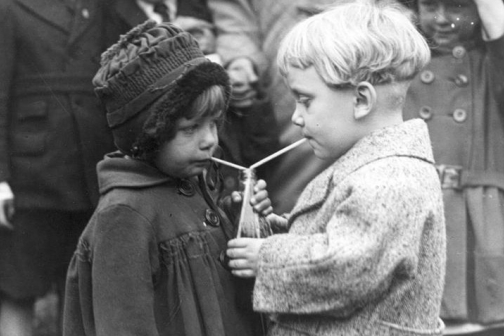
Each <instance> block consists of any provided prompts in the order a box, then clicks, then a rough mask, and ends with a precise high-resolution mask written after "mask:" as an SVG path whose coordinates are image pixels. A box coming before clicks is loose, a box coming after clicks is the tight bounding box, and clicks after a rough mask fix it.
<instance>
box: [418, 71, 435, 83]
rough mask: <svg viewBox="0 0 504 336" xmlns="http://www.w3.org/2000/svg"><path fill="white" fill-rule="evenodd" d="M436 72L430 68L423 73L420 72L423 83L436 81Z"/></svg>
mask: <svg viewBox="0 0 504 336" xmlns="http://www.w3.org/2000/svg"><path fill="white" fill-rule="evenodd" d="M434 78H435V76H434V73H433V72H432V71H430V70H424V71H422V73H421V74H420V80H421V81H422V83H425V84H430V83H432V82H433V81H434Z"/></svg>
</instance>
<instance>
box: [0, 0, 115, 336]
mask: <svg viewBox="0 0 504 336" xmlns="http://www.w3.org/2000/svg"><path fill="white" fill-rule="evenodd" d="M102 6H103V2H102V1H100V0H86V1H81V0H52V1H49V0H48V1H40V0H4V1H1V2H0V27H1V31H2V34H0V335H2V336H11V335H16V336H19V335H23V336H24V335H31V334H32V331H33V330H32V320H33V305H34V302H35V300H36V298H39V297H41V296H43V295H44V294H46V293H47V292H48V291H49V290H50V289H51V288H53V287H54V286H55V287H56V288H57V290H58V292H59V293H60V294H61V293H62V292H63V290H64V280H65V275H66V270H67V267H68V262H69V261H70V258H71V256H72V254H73V251H74V249H75V246H76V244H77V240H78V237H79V235H80V233H81V231H82V229H83V228H84V226H85V225H86V223H87V221H88V219H89V217H90V215H91V213H92V211H93V209H94V207H95V204H96V202H97V197H98V192H97V181H96V163H97V162H98V161H99V160H101V159H102V158H103V155H104V154H105V153H107V152H109V151H112V150H113V149H114V146H113V143H112V137H111V134H110V132H109V130H108V128H107V124H106V120H105V114H104V112H103V110H102V108H101V106H100V104H99V101H98V99H97V98H96V96H95V94H94V91H93V86H92V84H91V79H92V78H93V76H94V74H95V73H96V71H97V70H98V68H99V60H100V54H101V53H102V51H104V50H105V48H106V47H107V45H108V41H107V40H106V37H105V34H104V18H103V13H104V11H103V10H102Z"/></svg>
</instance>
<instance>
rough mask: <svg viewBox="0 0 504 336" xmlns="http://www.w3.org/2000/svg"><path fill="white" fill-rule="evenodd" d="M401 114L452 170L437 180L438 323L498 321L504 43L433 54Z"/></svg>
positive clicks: (502, 279) (503, 288) (503, 219)
mask: <svg viewBox="0 0 504 336" xmlns="http://www.w3.org/2000/svg"><path fill="white" fill-rule="evenodd" d="M404 112H405V118H407V119H408V118H418V117H421V118H423V119H424V120H425V121H426V122H427V126H428V127H429V133H430V135H431V140H432V146H433V152H434V159H435V160H436V164H438V165H440V166H443V165H448V169H450V167H454V166H455V167H459V168H458V169H459V172H458V173H457V174H455V175H453V174H450V172H446V170H445V171H444V178H442V179H443V180H444V181H443V194H444V203H445V215H446V228H447V237H448V247H447V250H448V259H447V272H446V284H447V286H446V287H445V294H444V297H443V305H442V310H441V317H442V318H445V319H454V320H458V321H466V322H468V321H472V322H479V323H485V324H488V323H495V322H498V321H504V37H501V38H499V39H497V40H495V41H490V42H485V43H484V45H474V42H472V43H468V44H467V45H464V46H462V45H460V46H457V47H455V48H454V49H453V50H433V57H432V60H431V62H430V64H428V65H427V67H426V68H425V70H424V71H423V72H422V73H420V74H419V75H418V76H417V77H416V78H415V80H414V81H413V83H412V84H411V87H410V89H409V91H408V98H407V101H406V104H405V109H404ZM438 167H439V166H438ZM440 171H443V168H442V167H441V168H440ZM442 174H443V173H442Z"/></svg>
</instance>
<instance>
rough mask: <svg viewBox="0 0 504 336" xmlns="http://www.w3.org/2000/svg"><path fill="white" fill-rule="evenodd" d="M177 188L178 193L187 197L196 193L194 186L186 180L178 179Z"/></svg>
mask: <svg viewBox="0 0 504 336" xmlns="http://www.w3.org/2000/svg"><path fill="white" fill-rule="evenodd" d="M177 188H178V192H179V194H182V195H184V196H187V197H191V196H193V195H194V194H195V193H196V191H195V190H194V186H193V185H192V183H191V182H189V181H188V180H178V182H177Z"/></svg>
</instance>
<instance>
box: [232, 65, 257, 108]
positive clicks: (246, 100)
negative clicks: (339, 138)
mask: <svg viewBox="0 0 504 336" xmlns="http://www.w3.org/2000/svg"><path fill="white" fill-rule="evenodd" d="M226 70H227V71H228V74H229V78H230V80H231V87H232V89H231V90H232V95H231V103H230V104H231V106H234V107H238V108H244V107H249V106H251V105H252V104H253V103H254V100H255V99H256V97H257V95H258V92H257V88H256V87H257V83H258V81H259V77H258V76H257V74H256V72H255V70H254V64H253V63H252V61H251V60H250V59H249V58H246V57H239V58H236V59H234V60H233V61H231V63H230V64H229V65H228V66H227V69H226Z"/></svg>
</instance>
